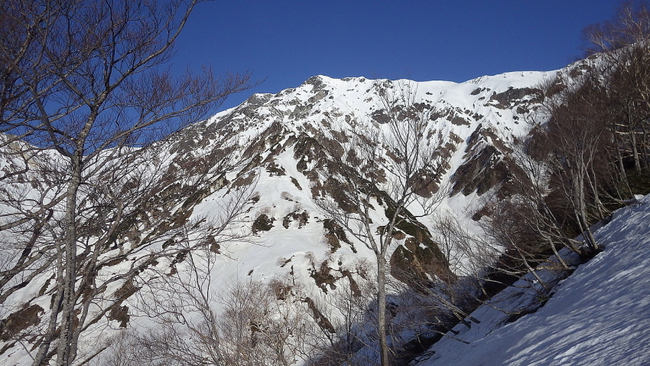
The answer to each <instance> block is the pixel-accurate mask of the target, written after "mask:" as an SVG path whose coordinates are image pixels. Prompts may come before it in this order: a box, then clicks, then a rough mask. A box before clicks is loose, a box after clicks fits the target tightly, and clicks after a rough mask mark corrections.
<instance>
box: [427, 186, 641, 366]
mask: <svg viewBox="0 0 650 366" xmlns="http://www.w3.org/2000/svg"><path fill="white" fill-rule="evenodd" d="M649 223H650V195H648V196H645V197H644V198H642V199H640V200H639V201H638V202H636V203H633V204H632V205H630V206H628V207H625V208H623V209H620V210H618V211H616V212H615V213H614V215H613V219H612V221H611V222H610V223H609V224H607V225H606V226H604V227H602V228H600V229H599V230H598V231H597V232H596V238H597V239H598V241H599V243H600V244H601V245H603V246H605V250H604V251H603V252H602V253H600V254H599V255H597V256H596V257H595V258H593V259H592V260H591V261H589V262H588V263H586V264H583V265H581V266H580V267H579V268H578V269H577V270H576V271H575V272H574V273H573V274H572V275H571V277H569V278H567V279H566V280H564V281H563V282H561V283H560V284H559V285H558V286H557V287H556V288H555V290H556V293H555V295H553V297H552V298H550V300H548V302H547V303H546V305H544V306H543V307H541V308H540V309H539V310H538V311H537V312H535V313H532V314H528V315H525V316H523V317H522V318H520V319H519V320H517V321H515V322H512V323H508V324H505V325H503V321H502V320H498V318H499V317H503V313H501V312H498V311H496V310H493V309H491V308H490V309H491V310H493V311H489V310H488V309H486V307H488V306H487V305H484V306H482V307H480V308H479V309H477V310H476V312H474V313H473V314H472V316H473V317H475V318H478V320H480V321H481V323H480V324H479V325H478V326H476V324H474V323H473V324H472V329H467V327H464V326H458V327H457V329H456V328H455V330H457V331H458V330H460V332H459V334H456V335H454V334H453V333H450V334H449V336H448V337H443V339H441V340H440V341H439V342H438V343H436V344H435V345H434V346H433V347H431V348H430V349H429V351H428V352H427V354H428V356H423V357H422V358H425V357H428V359H425V360H421V361H420V362H419V363H415V365H417V366H437V365H463V366H468V365H482V366H489V365H511V366H516V365H521V366H533V365H573V366H576V365H591V366H593V365H626V366H634V365H639V366H641V365H650V256H649V255H648V251H649V250H650V225H648V224H649ZM504 291H506V292H508V291H513V288H508V289H506V290H504ZM500 295H501V294H500ZM498 296H499V295H498ZM512 301H516V299H515V300H512ZM511 305H512V304H511ZM501 306H504V307H505V306H507V305H506V304H501ZM452 337H453V338H452Z"/></svg>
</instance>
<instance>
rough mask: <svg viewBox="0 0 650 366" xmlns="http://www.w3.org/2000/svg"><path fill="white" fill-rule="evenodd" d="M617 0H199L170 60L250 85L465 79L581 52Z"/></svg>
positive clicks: (552, 62)
mask: <svg viewBox="0 0 650 366" xmlns="http://www.w3.org/2000/svg"><path fill="white" fill-rule="evenodd" d="M618 5H619V1H617V0H494V1H488V0H480V1H479V0H455V1H454V0H428V1H425V0H420V1H416V0H400V1H392V0H391V1H389V0H375V1H369V0H358V1H355V0H347V1H345V0H318V1H316V0H313V1H311V0H303V1H298V0H266V1H264V0H217V1H209V2H206V3H202V4H199V6H197V8H196V11H195V12H194V13H193V14H192V16H191V18H190V21H189V24H188V25H187V27H186V29H185V31H184V34H183V35H182V37H181V38H180V39H179V41H178V46H177V53H176V55H175V56H174V59H173V60H172V62H173V68H174V69H179V70H180V69H184V68H185V67H186V66H187V65H190V66H191V67H193V68H195V69H199V68H200V67H201V65H212V67H213V69H214V71H215V73H221V72H223V71H226V70H230V71H233V72H238V71H246V70H251V71H253V74H254V77H255V78H257V79H263V78H266V81H265V82H264V83H262V84H261V85H260V86H259V87H256V88H254V89H252V90H249V91H246V92H244V93H242V94H240V95H236V96H233V97H231V98H230V99H229V100H228V101H227V102H226V103H225V104H224V107H232V106H234V105H236V104H239V103H240V102H242V101H243V100H245V99H246V98H247V97H248V96H250V94H252V93H254V92H271V93H277V92H279V91H281V90H283V89H286V88H290V87H296V86H298V85H300V84H301V83H302V82H303V81H305V80H306V79H308V78H309V77H310V76H313V75H318V74H322V75H327V76H331V77H336V78H342V77H346V76H365V77H368V78H390V79H398V78H409V79H413V80H418V81H424V80H449V81H456V82H462V81H466V80H469V79H473V78H475V77H479V76H482V75H494V74H498V73H502V72H508V71H524V70H526V71H527V70H539V71H546V70H553V69H558V68H561V67H564V66H566V65H567V64H569V63H570V62H572V61H574V60H576V59H577V58H578V57H579V56H580V55H581V54H582V48H583V46H584V42H583V39H582V29H583V28H584V27H585V26H587V25H589V24H592V23H597V22H601V21H604V20H607V19H610V18H611V17H612V16H613V15H614V12H615V10H616V9H617V7H618Z"/></svg>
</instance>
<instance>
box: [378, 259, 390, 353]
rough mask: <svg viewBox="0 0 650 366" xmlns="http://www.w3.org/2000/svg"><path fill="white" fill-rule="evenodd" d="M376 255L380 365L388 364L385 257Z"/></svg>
mask: <svg viewBox="0 0 650 366" xmlns="http://www.w3.org/2000/svg"><path fill="white" fill-rule="evenodd" d="M375 254H376V256H377V286H378V288H377V332H378V333H379V352H380V355H381V366H389V365H390V362H389V358H388V340H387V337H386V258H385V256H384V254H383V253H381V252H376V253H375Z"/></svg>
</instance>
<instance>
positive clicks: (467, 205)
mask: <svg viewBox="0 0 650 366" xmlns="http://www.w3.org/2000/svg"><path fill="white" fill-rule="evenodd" d="M574 70H576V69H574ZM560 72H565V71H560ZM555 74H556V72H513V73H507V74H502V75H496V76H485V77H481V78H478V79H474V80H470V81H467V82H464V83H452V82H441V81H430V82H412V81H407V80H399V81H390V80H369V79H366V78H363V77H358V78H346V79H342V80H339V79H332V78H329V77H326V76H314V77H312V78H310V79H308V80H307V81H305V82H304V83H303V84H302V85H300V86H298V87H296V88H292V89H287V90H284V91H281V92H280V93H277V94H255V95H253V96H251V97H250V98H249V99H248V100H247V101H246V102H244V103H242V104H241V105H239V106H237V107H235V108H232V109H229V110H226V111H223V112H221V113H218V114H217V115H215V116H213V117H212V118H210V119H208V120H205V121H200V122H197V123H194V124H192V125H191V126H189V127H187V128H185V129H183V130H182V131H180V132H178V133H176V134H174V135H172V136H170V137H169V138H168V139H166V140H165V141H161V142H160V143H158V144H157V146H156V149H157V150H156V151H157V153H156V156H154V157H152V160H151V161H154V160H155V161H156V163H155V164H154V163H151V166H152V167H154V166H155V169H156V170H157V174H160V177H161V178H160V179H159V180H158V181H157V182H156V187H157V190H156V192H157V193H156V195H153V196H149V197H145V198H146V199H149V200H152V202H153V201H155V202H156V205H155V207H156V209H157V210H159V211H160V212H158V213H157V214H156V215H153V216H156V217H158V218H160V217H161V216H162V217H163V219H159V220H158V221H156V222H155V223H152V224H151V225H152V226H151V227H147V228H145V229H143V230H142V231H143V232H146V231H147V230H149V231H150V232H159V231H161V230H167V229H177V228H179V227H180V226H181V225H184V224H187V223H191V222H218V221H220V220H222V219H223V215H224V212H227V211H228V210H229V208H232V207H234V206H236V207H238V208H241V209H240V210H239V212H237V214H238V215H237V216H236V217H235V218H233V220H232V225H231V226H229V228H228V229H227V231H228V233H229V234H232V235H230V236H224V238H225V237H229V238H231V239H229V240H221V239H220V240H218V241H214V243H213V245H211V246H210V251H209V252H208V253H209V254H207V255H209V256H210V265H211V268H213V269H215V270H212V271H211V272H210V274H209V276H210V278H211V281H212V282H211V283H212V286H213V289H214V291H215V292H216V293H223V292H227V290H228V289H229V288H231V287H232V286H233V285H234V284H236V283H241V282H245V281H249V280H254V281H263V282H267V283H269V282H272V281H274V280H278V279H281V280H282V281H290V282H292V283H293V284H294V285H295V286H296V287H300V288H301V289H302V290H301V291H303V292H304V293H305V294H308V295H309V296H308V298H309V299H319V300H320V301H322V302H323V303H327V301H328V300H327V299H328V298H329V297H331V296H333V295H334V294H336V293H337V291H342V289H344V288H348V287H354V286H353V284H355V283H357V282H360V281H362V280H363V279H364V278H366V277H367V272H368V271H370V272H372V271H373V256H374V254H373V253H372V251H371V250H370V249H369V248H367V247H365V246H364V244H363V243H361V242H359V241H358V240H356V239H354V238H353V237H352V236H350V235H349V234H348V235H346V233H345V231H344V230H343V229H342V228H341V227H340V226H338V225H337V224H336V223H335V222H333V221H332V220H330V218H329V217H328V216H327V213H326V212H324V211H323V209H322V208H321V207H320V206H319V205H318V200H320V199H321V198H322V197H330V198H332V199H333V200H334V201H337V202H339V204H340V203H341V201H342V199H341V198H340V196H341V192H344V191H345V189H346V187H345V185H343V184H342V181H341V180H340V179H337V177H340V176H348V177H350V176H356V175H358V176H359V179H360V180H361V179H362V176H361V174H360V171H361V170H363V162H360V161H359V159H358V158H356V155H355V151H356V150H358V149H359V146H355V144H356V143H357V142H358V141H359V137H360V136H361V137H362V136H363V135H364V134H366V133H368V131H379V133H382V134H386V133H388V129H387V126H386V123H385V113H386V110H385V109H384V107H385V106H384V105H383V104H382V99H381V95H380V90H383V91H384V92H386V91H388V92H395V93H403V91H404V90H407V96H408V98H409V100H410V101H411V102H412V103H413V105H416V106H417V108H418V109H419V110H421V111H422V110H424V111H428V112H429V113H427V114H426V115H427V118H429V120H428V124H427V128H426V131H422V133H424V134H425V135H426V136H427V137H428V139H429V141H430V144H431V145H433V147H434V148H435V150H436V156H437V166H438V167H439V169H438V170H437V172H436V176H435V177H433V179H432V181H433V182H434V183H433V184H432V185H430V186H428V187H427V189H428V191H429V192H428V194H434V193H440V194H441V197H443V198H442V200H441V202H440V205H439V207H438V209H437V210H436V212H437V215H436V217H433V216H431V217H423V218H419V219H415V217H413V218H412V219H411V224H412V226H411V229H412V230H411V231H408V230H405V233H404V235H403V236H401V237H398V238H396V240H395V242H394V245H393V247H391V248H390V253H391V255H390V258H389V263H390V265H391V273H392V274H393V276H394V277H396V278H397V280H402V282H407V281H406V280H405V279H404V278H400V275H399V274H400V273H403V272H404V271H401V270H402V269H404V268H402V267H404V266H407V267H410V268H417V269H418V273H419V275H422V276H425V277H428V278H450V277H454V276H457V275H463V274H466V273H467V272H468V271H471V268H470V266H469V265H468V262H467V261H468V260H469V259H468V258H464V257H463V255H462V253H455V255H453V256H452V255H450V253H443V251H442V250H441V248H440V247H439V246H438V244H437V241H436V238H435V233H434V230H433V229H432V225H433V224H434V220H435V219H436V218H437V217H440V216H445V215H449V216H453V217H454V218H456V219H457V220H459V222H461V223H463V226H464V227H465V229H466V230H467V231H468V232H470V233H473V234H475V235H479V234H480V229H479V227H478V226H477V225H476V222H475V219H476V218H478V217H480V215H476V213H477V212H479V211H480V209H481V208H482V206H483V204H485V202H486V201H485V200H486V199H487V197H499V196H500V195H506V194H507V192H508V189H509V182H510V181H511V180H512V179H513V177H514V176H516V175H521V176H523V175H524V174H523V173H521V169H519V168H518V166H517V162H516V160H515V159H514V158H513V157H512V156H511V152H512V150H513V149H514V145H516V144H517V143H518V142H521V141H522V140H523V139H524V138H525V137H526V136H527V134H528V133H529V131H530V129H531V128H532V126H533V123H534V122H535V121H538V120H537V119H536V118H537V117H536V116H538V107H539V105H540V102H541V101H542V100H543V98H544V97H545V96H544V94H543V93H542V91H541V90H540V89H539V85H540V83H542V82H543V81H545V80H548V79H550V78H552V77H553V76H554V75H555ZM378 148H379V151H380V156H381V158H382V159H396V157H395V156H391V153H390V151H389V150H388V149H387V148H386V147H385V146H379V147H378ZM5 156H9V155H8V153H7V152H6V151H5ZM6 159H8V158H6ZM7 161H8V160H7ZM7 164H10V163H7ZM147 166H148V165H147V164H143V165H142V166H141V168H140V169H144V170H146V169H148V168H147ZM152 169H153V168H152ZM25 184H26V183H25ZM42 184H44V183H42ZM42 184H41V185H42ZM52 184H53V185H56V182H53V183H52ZM38 188H39V185H36V186H34V189H38ZM390 188H391V187H390V180H389V179H387V180H385V181H384V182H383V183H380V184H378V185H377V186H375V187H371V188H369V189H373V190H376V191H377V192H379V193H378V194H379V195H380V196H381V195H382V194H385V192H388V191H389V190H390ZM382 192H384V193H382ZM145 198H139V199H141V200H144V199H145ZM238 199H240V200H242V199H243V200H244V201H237V200H238ZM144 203H146V202H145V201H143V202H142V204H144ZM145 206H146V205H145ZM145 206H141V207H145ZM4 209H5V212H8V211H7V210H8V209H7V208H4ZM354 209H355V208H353V207H352V208H350V210H354ZM387 209H389V203H388V201H386V202H384V203H383V204H382V205H380V206H376V207H375V211H376V212H375V213H374V214H373V215H374V216H373V217H376V218H377V221H376V222H374V223H373V225H375V226H376V227H379V226H381V224H382V222H383V221H385V220H386V214H385V212H386V210H387ZM151 222H153V220H151ZM125 230H126V229H125ZM246 233H249V234H248V235H246ZM132 234H133V233H132V232H131V231H129V232H126V231H125V233H124V235H123V237H119V238H117V239H116V240H117V241H116V245H115V247H113V248H110V250H108V249H107V251H106V252H105V253H103V254H102V255H103V256H105V258H106V261H105V263H106V265H105V266H102V267H101V268H98V269H97V276H99V277H101V276H104V277H106V278H110V277H111V276H112V275H114V274H115V273H120V271H125V270H132V269H133V268H135V267H137V268H139V271H140V272H139V279H140V281H141V283H142V284H146V283H148V282H152V283H153V282H155V281H156V279H159V278H161V276H162V275H161V274H173V273H176V272H183V271H184V270H185V268H186V267H185V266H186V265H187V261H186V260H185V258H186V257H185V255H183V256H178V255H176V256H175V257H173V258H168V259H167V260H166V261H164V260H156V261H147V260H146V258H148V257H147V256H148V255H149V252H147V251H142V252H138V251H135V252H129V253H130V254H129V257H128V258H122V257H120V255H121V253H122V251H123V248H124V246H131V247H136V246H138V245H139V244H138V243H140V242H142V241H143V240H146V235H141V236H137V235H134V234H133V235H132ZM89 235H90V234H89ZM5 238H6V239H7V240H11V237H10V236H7V237H5ZM174 245H179V244H178V243H176V242H174V241H173V240H172V241H167V242H165V243H162V244H161V245H160V246H156V247H155V248H159V249H160V250H164V249H165V248H168V247H169V246H174ZM12 255H16V254H15V252H12V251H9V250H7V251H5V252H4V253H3V254H2V256H4V257H3V258H2V260H3V262H6V263H10V262H11V261H12V259H11V256H12ZM111 258H114V259H115V260H112V261H111ZM136 264H137V265H136ZM138 266H139V267H138ZM53 274H54V264H52V266H50V267H47V266H46V267H45V268H44V269H42V270H41V272H39V273H38V274H36V275H34V276H29V278H28V280H26V281H22V280H21V279H18V278H17V279H15V280H13V282H10V283H8V284H6V287H5V288H10V287H11V288H12V289H14V290H12V292H11V294H10V295H9V296H8V297H7V298H6V299H5V301H4V302H3V304H2V305H0V319H3V322H2V325H1V326H0V343H1V344H0V358H2V359H4V360H5V362H6V364H29V363H30V361H29V360H30V356H29V355H30V353H31V352H34V349H35V348H36V346H37V345H35V344H34V343H33V342H35V339H36V337H31V335H34V334H38V333H39V332H40V331H41V330H42V329H43V328H42V327H44V326H45V324H46V321H44V320H43V319H47V317H48V316H49V312H50V310H49V309H50V308H51V301H52V293H53V292H52V291H53V289H52V287H51V286H50V285H49V283H50V281H51V278H52V276H53ZM143 287H144V286H135V285H133V283H124V282H116V283H114V284H112V285H111V286H109V287H108V288H106V289H105V290H104V292H103V295H102V296H103V297H104V299H102V300H101V301H108V300H110V299H115V298H119V302H117V303H116V305H115V306H114V309H115V311H111V312H110V313H109V314H108V315H107V316H106V317H102V318H101V319H97V320H96V321H94V322H93V323H91V324H88V327H87V328H86V329H85V330H84V331H83V335H82V337H81V339H82V340H84V341H83V344H82V345H80V357H79V359H80V360H82V359H84V358H85V357H89V356H90V355H93V354H94V353H96V352H97V351H99V350H101V349H103V348H105V347H106V346H107V344H105V343H102V342H94V341H93V339H95V338H96V337H105V338H106V339H109V338H110V337H111V336H112V335H114V334H118V333H117V332H118V331H119V330H120V329H121V328H123V327H127V328H133V327H136V326H146V325H151V324H152V323H151V322H149V321H148V320H147V316H146V314H145V313H144V312H142V311H140V309H142V304H141V303H142V301H145V302H146V299H144V300H143V296H145V297H146V296H153V295H142V294H139V295H138V294H137V293H138V291H137V290H136V288H138V289H139V288H143ZM154 295H155V293H154ZM101 301H100V300H98V304H99V303H101ZM310 301H315V300H310ZM98 306H101V305H98ZM214 306H215V309H217V310H218V309H219V308H220V306H221V305H220V304H219V303H218V302H215V304H214ZM90 311H92V309H91V310H90ZM321 315H322V316H323V319H324V321H325V320H326V321H330V320H331V319H327V316H326V315H325V314H321ZM82 356H83V357H82Z"/></svg>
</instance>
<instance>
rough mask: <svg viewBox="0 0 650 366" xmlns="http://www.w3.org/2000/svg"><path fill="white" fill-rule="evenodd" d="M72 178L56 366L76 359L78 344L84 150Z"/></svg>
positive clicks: (75, 159) (76, 160)
mask: <svg viewBox="0 0 650 366" xmlns="http://www.w3.org/2000/svg"><path fill="white" fill-rule="evenodd" d="M70 163H71V164H72V167H71V171H72V177H71V179H70V183H69V186H68V190H67V197H66V207H65V209H66V213H65V230H66V235H65V242H64V246H65V251H64V262H63V263H62V265H63V266H64V271H63V279H62V281H63V303H62V311H61V335H60V337H59V345H58V350H57V361H56V364H57V366H66V365H69V364H70V363H71V362H72V361H73V360H74V358H75V354H76V349H77V347H76V342H75V340H74V339H73V333H74V329H73V325H74V318H75V314H74V308H75V306H74V305H75V300H76V296H75V283H76V278H77V217H76V213H77V192H78V190H79V185H80V183H81V170H82V166H81V164H82V157H81V149H78V150H77V153H76V154H75V156H74V157H73V158H72V159H71V162H70Z"/></svg>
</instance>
